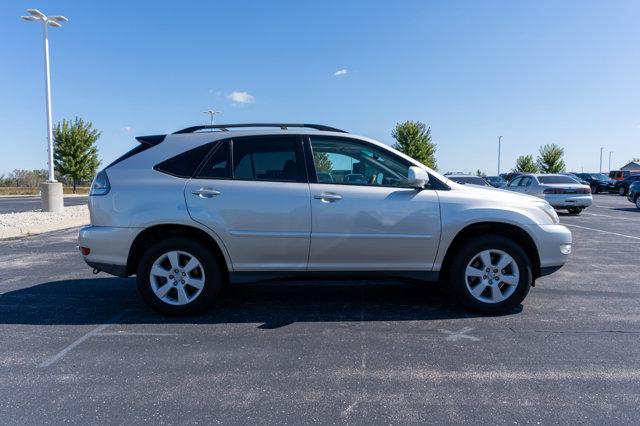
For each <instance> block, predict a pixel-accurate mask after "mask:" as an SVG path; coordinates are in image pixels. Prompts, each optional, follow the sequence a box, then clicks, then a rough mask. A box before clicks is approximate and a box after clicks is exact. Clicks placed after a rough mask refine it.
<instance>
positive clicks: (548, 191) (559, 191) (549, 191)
mask: <svg viewBox="0 0 640 426" xmlns="http://www.w3.org/2000/svg"><path fill="white" fill-rule="evenodd" d="M563 191H564V190H563V189H560V188H547V189H545V190H544V193H545V194H562V193H563Z"/></svg>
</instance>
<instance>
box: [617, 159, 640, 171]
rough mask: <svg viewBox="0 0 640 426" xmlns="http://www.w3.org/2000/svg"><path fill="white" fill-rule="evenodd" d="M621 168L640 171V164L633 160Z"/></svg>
mask: <svg viewBox="0 0 640 426" xmlns="http://www.w3.org/2000/svg"><path fill="white" fill-rule="evenodd" d="M620 170H632V171H640V164H638V163H636V162H634V161H632V162H630V163H628V164H625V165H624V166H622V167H620Z"/></svg>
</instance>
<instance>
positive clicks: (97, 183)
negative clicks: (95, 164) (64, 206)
mask: <svg viewBox="0 0 640 426" xmlns="http://www.w3.org/2000/svg"><path fill="white" fill-rule="evenodd" d="M110 189H111V184H110V183H109V178H108V177H107V172H106V171H104V170H103V171H101V172H100V173H98V174H97V175H96V177H95V178H94V179H93V183H92V184H91V191H90V192H89V195H106V194H107V193H108V192H109V190H110Z"/></svg>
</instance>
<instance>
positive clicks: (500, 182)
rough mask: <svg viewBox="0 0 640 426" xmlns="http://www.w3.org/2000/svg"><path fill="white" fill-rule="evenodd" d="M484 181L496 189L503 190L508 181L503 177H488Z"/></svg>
mask: <svg viewBox="0 0 640 426" xmlns="http://www.w3.org/2000/svg"><path fill="white" fill-rule="evenodd" d="M484 179H485V180H486V181H487V182H489V185H491V186H493V187H494V188H502V187H503V186H505V185H506V184H507V180H506V179H505V178H503V177H502V176H487V177H485V178H484Z"/></svg>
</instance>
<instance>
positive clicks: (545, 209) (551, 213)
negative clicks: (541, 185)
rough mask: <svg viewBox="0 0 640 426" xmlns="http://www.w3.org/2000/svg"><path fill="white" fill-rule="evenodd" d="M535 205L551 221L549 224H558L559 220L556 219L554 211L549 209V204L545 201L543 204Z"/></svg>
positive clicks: (551, 208)
mask: <svg viewBox="0 0 640 426" xmlns="http://www.w3.org/2000/svg"><path fill="white" fill-rule="evenodd" d="M536 205H537V206H538V207H540V209H541V210H542V211H543V212H545V213H546V214H547V216H549V218H550V219H551V222H553V223H560V218H559V217H558V213H556V210H555V209H554V208H553V207H551V205H550V204H549V203H547V202H546V201H545V202H544V203H536Z"/></svg>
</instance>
